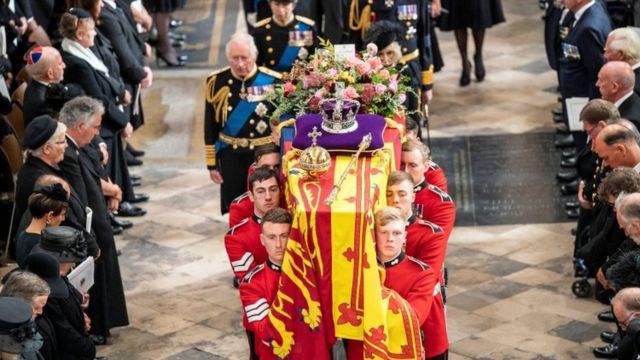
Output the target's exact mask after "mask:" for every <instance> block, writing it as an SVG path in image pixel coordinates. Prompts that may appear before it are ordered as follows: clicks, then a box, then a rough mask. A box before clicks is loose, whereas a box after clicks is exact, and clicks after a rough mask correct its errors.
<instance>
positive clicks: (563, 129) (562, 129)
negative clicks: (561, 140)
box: [556, 124, 571, 135]
mask: <svg viewBox="0 0 640 360" xmlns="http://www.w3.org/2000/svg"><path fill="white" fill-rule="evenodd" d="M556 134H560V135H569V134H571V130H569V128H568V127H567V125H565V124H561V125H560V126H558V127H557V128H556Z"/></svg>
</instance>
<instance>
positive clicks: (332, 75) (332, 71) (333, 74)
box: [327, 68, 338, 80]
mask: <svg viewBox="0 0 640 360" xmlns="http://www.w3.org/2000/svg"><path fill="white" fill-rule="evenodd" d="M337 77H338V70H336V69H334V68H331V69H329V70H327V78H328V79H332V80H335V79H336V78H337Z"/></svg>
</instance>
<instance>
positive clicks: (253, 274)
mask: <svg viewBox="0 0 640 360" xmlns="http://www.w3.org/2000/svg"><path fill="white" fill-rule="evenodd" d="M278 279H280V266H278V265H276V264H274V263H272V262H271V261H270V260H267V262H265V263H262V264H260V265H258V266H256V267H255V268H253V270H251V271H250V272H249V273H247V275H246V276H245V277H244V279H243V280H242V283H241V284H240V300H241V301H242V307H243V309H244V319H243V325H244V327H245V328H246V329H247V330H248V331H250V332H252V333H253V335H254V344H255V345H254V349H255V352H256V354H257V355H258V357H259V358H260V359H261V360H264V359H276V358H277V357H276V356H275V355H274V354H273V350H272V349H271V346H270V345H269V339H270V338H271V335H270V332H269V316H268V315H269V309H270V307H271V304H272V303H273V299H274V298H275V297H276V293H277V292H278Z"/></svg>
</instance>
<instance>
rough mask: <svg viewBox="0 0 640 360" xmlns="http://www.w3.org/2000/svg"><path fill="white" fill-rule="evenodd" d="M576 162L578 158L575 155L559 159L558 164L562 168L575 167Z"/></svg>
mask: <svg viewBox="0 0 640 360" xmlns="http://www.w3.org/2000/svg"><path fill="white" fill-rule="evenodd" d="M577 162H578V159H577V158H575V157H571V158H564V159H562V160H560V166H562V167H563V168H573V167H576V163H577Z"/></svg>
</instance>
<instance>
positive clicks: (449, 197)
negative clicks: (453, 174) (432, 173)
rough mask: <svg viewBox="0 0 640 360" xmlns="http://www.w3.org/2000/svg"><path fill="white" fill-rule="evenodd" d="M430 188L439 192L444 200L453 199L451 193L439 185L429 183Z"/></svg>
mask: <svg viewBox="0 0 640 360" xmlns="http://www.w3.org/2000/svg"><path fill="white" fill-rule="evenodd" d="M428 188H429V190H430V191H432V192H434V193H436V194H438V196H440V200H442V201H443V202H448V201H453V199H452V198H451V195H449V194H447V192H446V191H444V190H442V189H440V188H439V187H437V186H435V185H432V184H429V186H428Z"/></svg>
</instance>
